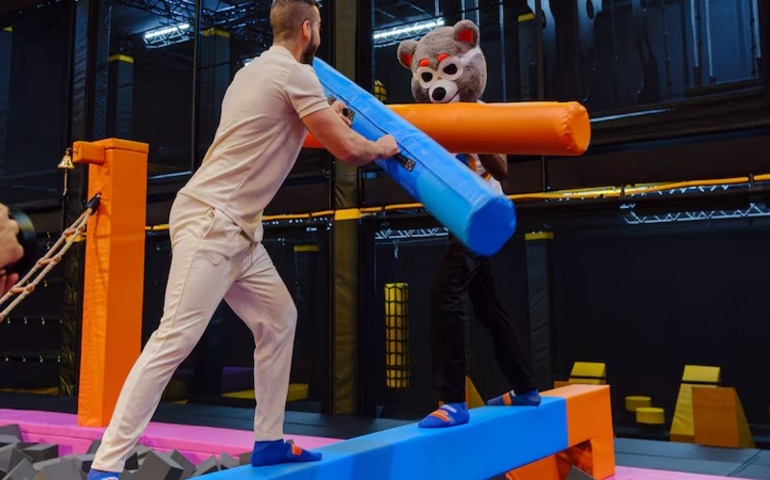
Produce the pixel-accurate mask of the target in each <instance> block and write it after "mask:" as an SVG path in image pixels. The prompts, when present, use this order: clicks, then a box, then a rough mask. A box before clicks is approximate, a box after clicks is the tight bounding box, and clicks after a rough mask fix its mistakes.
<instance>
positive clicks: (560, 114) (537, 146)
mask: <svg viewBox="0 0 770 480" xmlns="http://www.w3.org/2000/svg"><path fill="white" fill-rule="evenodd" d="M389 107H390V108H391V109H392V110H393V111H395V112H396V113H398V114H399V115H400V116H401V117H403V118H404V119H406V120H407V121H409V122H410V123H411V124H412V125H414V126H415V127H417V128H419V129H420V130H422V131H423V132H425V133H426V134H427V135H428V136H429V137H431V138H432V139H433V140H435V141H436V142H438V143H439V144H440V145H441V146H443V147H444V148H445V149H447V150H448V151H450V152H453V153H501V154H508V155H549V156H577V155H582V154H583V153H585V151H586V150H587V149H588V145H589V144H590V142H591V124H590V121H589V118H588V111H587V110H586V109H585V107H583V106H582V105H581V104H580V103H578V102H520V103H465V102H459V103H449V104H422V103H421V104H414V105H411V104H405V105H389ZM374 122H375V123H376V119H374ZM304 146H305V147H306V148H322V147H321V144H320V143H319V142H318V140H316V139H315V138H313V137H312V136H311V135H308V138H307V139H306V140H305V144H304Z"/></svg>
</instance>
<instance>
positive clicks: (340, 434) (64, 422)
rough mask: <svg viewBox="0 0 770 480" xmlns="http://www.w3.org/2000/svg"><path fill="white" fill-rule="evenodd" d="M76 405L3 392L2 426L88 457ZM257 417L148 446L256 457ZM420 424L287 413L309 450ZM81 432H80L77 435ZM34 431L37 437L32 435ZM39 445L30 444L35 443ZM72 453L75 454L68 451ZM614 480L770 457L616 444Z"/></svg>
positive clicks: (165, 411) (239, 417)
mask: <svg viewBox="0 0 770 480" xmlns="http://www.w3.org/2000/svg"><path fill="white" fill-rule="evenodd" d="M76 410H77V401H76V399H75V398H60V397H48V396H41V395H28V394H18V393H0V425H2V424H7V423H17V424H20V425H21V426H22V429H23V430H25V431H27V432H28V435H32V436H34V435H40V437H41V438H42V437H45V438H49V439H50V438H52V436H53V437H55V436H56V433H57V432H62V438H63V437H65V436H66V437H67V438H70V439H71V438H73V437H78V436H79V437H80V438H81V439H82V441H81V444H79V445H78V444H73V446H72V447H70V448H73V453H79V452H76V451H75V450H83V451H85V450H86V449H87V448H88V446H89V445H90V443H91V442H92V441H93V440H96V439H98V438H99V436H100V435H101V430H99V429H81V428H80V427H78V426H77V418H76V415H75V412H76ZM252 415H253V411H252V410H251V409H249V408H236V407H226V406H209V405H189V404H188V405H180V404H175V403H162V404H161V405H160V406H159V408H158V410H157V413H156V415H155V417H154V418H153V423H152V424H151V425H150V426H149V427H148V429H147V431H146V434H145V435H144V436H143V437H142V439H141V440H140V442H141V443H142V444H145V445H148V446H151V447H153V448H156V449H159V450H172V449H177V450H179V451H180V452H183V453H184V454H185V455H187V456H188V457H192V458H191V459H193V461H195V460H199V461H202V460H203V459H204V458H205V457H208V456H210V455H218V454H219V453H221V452H228V453H230V454H232V455H234V456H237V455H239V454H241V453H244V451H245V450H248V445H249V444H250V443H251V441H252V437H251V428H252ZM407 423H412V422H410V421H406V420H391V419H382V418H380V419H375V418H362V417H336V418H330V417H327V416H324V415H321V414H317V413H307V412H295V411H287V412H286V420H285V433H286V435H287V437H288V438H291V439H294V440H295V441H296V442H297V443H298V444H300V445H302V446H305V447H308V448H318V447H321V446H324V445H328V444H330V443H334V442H339V441H341V440H345V439H349V438H353V437H357V436H360V435H365V434H368V433H373V432H378V431H381V430H387V429H390V428H394V427H398V426H401V425H405V424H407ZM75 431H77V432H76V433H75ZM30 432H34V433H30ZM35 440H36V439H35V438H31V439H30V441H35ZM62 453H67V452H62ZM615 456H616V465H617V468H616V474H615V476H614V480H717V479H719V478H733V479H758V480H759V479H765V480H767V479H770V451H768V450H760V449H726V448H713V447H704V446H699V445H692V444H685V443H671V442H664V441H655V440H644V439H631V438H616V439H615Z"/></svg>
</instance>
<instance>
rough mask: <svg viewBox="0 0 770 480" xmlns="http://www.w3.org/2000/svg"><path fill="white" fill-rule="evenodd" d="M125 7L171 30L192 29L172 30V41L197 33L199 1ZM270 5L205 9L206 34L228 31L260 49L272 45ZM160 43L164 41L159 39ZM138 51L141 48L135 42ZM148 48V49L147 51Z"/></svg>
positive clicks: (133, 1)
mask: <svg viewBox="0 0 770 480" xmlns="http://www.w3.org/2000/svg"><path fill="white" fill-rule="evenodd" d="M119 1H120V3H122V4H123V5H126V6H129V7H132V8H136V9H139V10H142V11H145V12H147V13H151V14H153V15H157V16H159V17H163V18H164V19H167V20H168V21H169V26H172V27H173V26H175V25H180V24H185V23H186V24H189V25H190V26H191V28H189V29H187V30H184V31H181V30H170V31H169V33H168V34H167V36H168V37H169V40H171V39H172V37H173V39H174V40H175V41H179V40H189V39H191V38H192V36H193V35H194V33H195V24H196V23H195V1H194V0H119ZM269 18H270V2H269V1H253V2H247V3H244V4H242V5H236V4H229V6H228V7H225V8H223V9H218V10H211V9H208V8H204V9H202V14H201V28H202V30H203V31H205V30H208V29H212V28H218V29H221V30H225V31H227V32H228V33H229V34H230V36H231V38H236V39H238V40H243V41H246V42H257V43H258V44H260V45H263V46H265V45H267V44H268V43H269V37H270V32H269ZM158 38H160V40H163V39H164V38H163V37H162V36H159V37H158ZM131 43H132V44H136V45H134V48H132V50H134V49H135V48H136V47H138V46H139V45H138V44H137V42H136V41H132V42H131ZM170 43H171V42H162V41H160V42H156V45H155V46H166V45H168V44H170ZM145 48H146V47H145Z"/></svg>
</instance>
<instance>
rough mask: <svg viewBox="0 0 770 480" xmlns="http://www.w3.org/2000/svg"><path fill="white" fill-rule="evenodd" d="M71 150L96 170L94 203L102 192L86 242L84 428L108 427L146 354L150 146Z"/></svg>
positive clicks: (91, 182)
mask: <svg viewBox="0 0 770 480" xmlns="http://www.w3.org/2000/svg"><path fill="white" fill-rule="evenodd" d="M72 150H73V156H74V160H75V162H77V163H88V164H89V167H88V168H89V171H88V197H89V198H91V197H93V196H94V195H96V194H97V193H101V201H100V205H99V209H98V210H97V212H96V213H95V214H94V215H92V216H91V217H90V218H89V220H88V230H87V236H86V261H85V280H84V288H83V334H82V344H81V366H80V392H79V395H78V423H79V424H80V425H81V426H87V427H103V426H106V425H107V424H108V423H109V420H110V418H111V417H112V412H113V410H114V408H115V404H116V403H117V399H118V395H119V394H120V389H121V388H122V386H123V382H124V380H125V378H126V376H127V375H128V372H129V371H130V369H131V367H132V366H133V364H134V362H135V361H136V358H137V357H138V356H139V353H140V349H141V339H142V295H143V288H144V287H143V286H144V243H145V228H144V227H145V222H146V206H147V152H148V146H147V145H146V144H142V143H136V142H128V141H124V140H113V139H110V140H102V141H99V142H94V143H86V142H77V143H75V144H74V145H73V149H72Z"/></svg>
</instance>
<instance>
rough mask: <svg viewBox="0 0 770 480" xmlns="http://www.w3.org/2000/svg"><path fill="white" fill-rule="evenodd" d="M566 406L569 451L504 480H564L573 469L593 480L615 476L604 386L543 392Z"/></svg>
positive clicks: (609, 412)
mask: <svg viewBox="0 0 770 480" xmlns="http://www.w3.org/2000/svg"><path fill="white" fill-rule="evenodd" d="M543 396H544V397H561V398H564V400H565V401H566V403H567V425H566V426H565V427H566V429H567V443H568V445H569V448H568V449H566V450H564V451H562V452H556V453H554V454H553V455H550V456H548V457H546V458H543V459H541V460H540V461H537V462H533V463H531V464H529V465H524V466H522V467H519V468H517V469H514V470H511V471H510V472H508V473H507V474H506V477H505V478H506V479H507V480H564V479H565V478H566V477H567V475H568V474H569V472H570V469H571V468H572V467H573V466H575V467H577V468H579V469H580V470H582V471H584V472H586V473H587V474H589V475H591V476H592V477H593V478H595V479H596V480H606V479H608V478H610V477H612V476H613V475H615V445H614V442H615V439H614V436H615V434H614V432H613V427H612V405H611V399H610V387H609V386H608V385H601V386H597V385H568V386H565V387H560V388H555V389H553V390H548V391H546V392H543Z"/></svg>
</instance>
